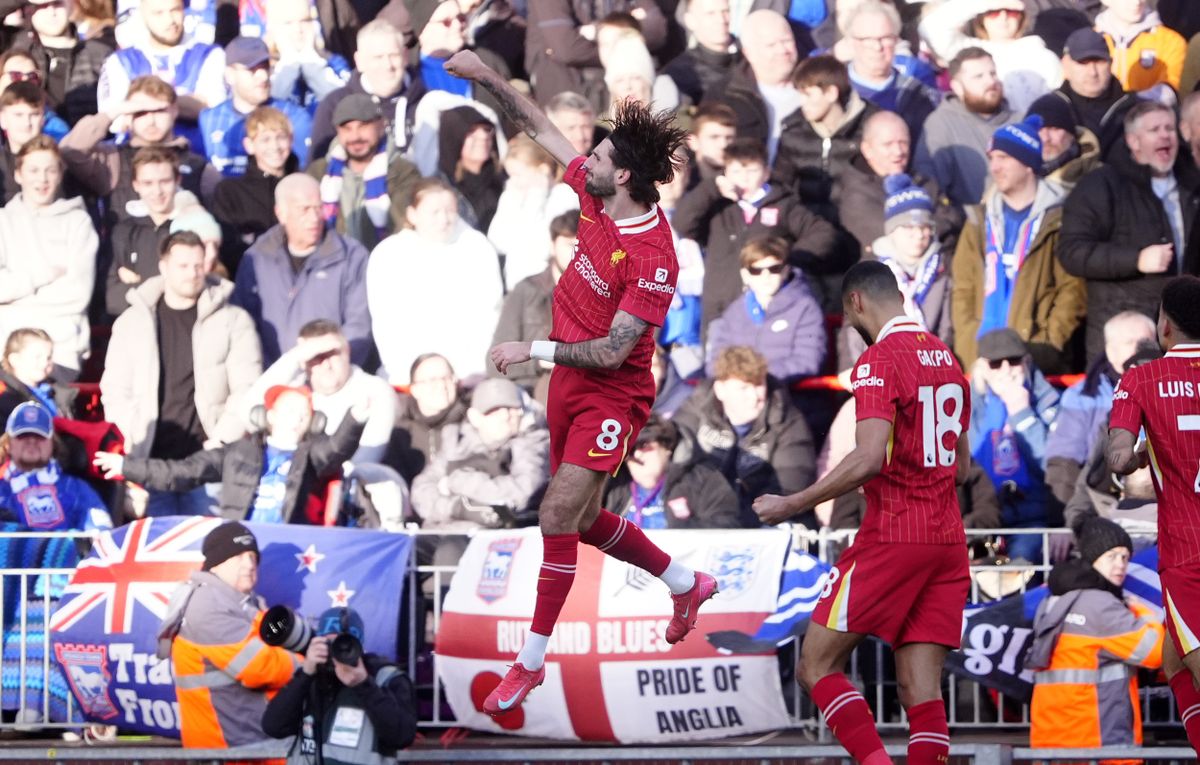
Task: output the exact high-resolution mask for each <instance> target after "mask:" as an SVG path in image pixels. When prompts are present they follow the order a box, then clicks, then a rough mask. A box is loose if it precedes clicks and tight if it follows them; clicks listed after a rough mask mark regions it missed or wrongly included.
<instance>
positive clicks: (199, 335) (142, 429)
mask: <svg viewBox="0 0 1200 765" xmlns="http://www.w3.org/2000/svg"><path fill="white" fill-rule="evenodd" d="M232 293H233V285H232V284H230V283H229V282H227V281H224V280H221V279H217V278H216V277H215V276H210V277H208V279H207V280H206V281H205V285H204V290H203V291H202V292H201V293H200V298H199V299H198V300H197V301H196V324H195V326H194V327H193V328H192V367H193V373H194V374H195V378H196V399H195V400H196V413H197V415H198V416H199V419H200V424H201V426H203V427H204V433H205V435H206V436H207V437H208V438H209V439H212V440H216V441H220V442H223V443H229V442H231V441H235V440H237V439H239V438H241V437H242V435H243V434H244V433H245V426H244V424H243V422H242V417H241V414H240V412H239V409H238V406H239V404H240V401H241V397H242V395H243V394H244V393H245V392H246V391H247V390H248V389H249V388H250V386H251V385H253V384H254V381H255V380H257V379H258V376H259V375H260V374H261V373H262V351H261V350H260V348H259V343H258V335H257V334H256V333H255V331H254V322H253V320H251V318H250V316H249V315H247V313H246V312H245V311H243V310H242V309H241V308H238V307H237V306H234V305H231V304H230V295H231V294H232ZM162 296H163V280H162V277H161V276H156V277H154V278H152V279H148V280H146V282H145V283H143V284H140V285H138V286H137V287H135V288H132V289H130V290H129V292H128V300H129V310H127V311H125V312H124V313H123V314H121V315H120V317H118V318H117V321H116V322H115V323H114V324H113V329H112V338H111V339H110V340H109V343H108V350H109V353H111V354H112V355H111V356H109V358H110V359H114V360H115V359H120V360H121V363H119V364H116V363H114V364H108V365H106V366H105V367H104V376H103V377H101V378H100V401H101V403H102V404H103V405H104V415H105V417H107V418H108V421H109V422H112V423H114V424H115V425H116V426H117V427H118V428H120V429H121V433H122V435H124V436H125V449H126V453H127V454H129V455H130V456H132V457H146V456H148V455H149V454H150V447H151V446H152V445H153V442H154V431H155V427H156V425H157V423H158V407H159V403H160V401H159V389H158V388H159V374H160V373H161V371H162V362H161V361H160V353H159V347H158V337H157V334H156V333H157V329H156V327H157V319H156V313H155V311H156V308H157V305H158V301H160V300H162Z"/></svg>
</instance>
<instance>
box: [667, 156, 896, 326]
mask: <svg viewBox="0 0 1200 765" xmlns="http://www.w3.org/2000/svg"><path fill="white" fill-rule="evenodd" d="M882 209H883V207H882V205H881V206H880V210H882ZM671 225H672V228H674V229H675V231H676V232H678V234H679V236H680V237H683V238H686V239H694V240H696V241H697V242H699V243H700V245H701V246H702V247H704V251H705V255H704V287H703V290H704V292H703V295H702V296H701V298H700V309H701V324H702V326H703V327H707V326H708V324H709V322H711V321H712V320H713V319H715V318H717V317H718V316H720V315H721V313H722V312H723V311H724V310H725V308H726V307H727V306H728V305H729V304H730V303H732V302H733V301H735V300H737V299H738V297H739V296H740V295H741V294H742V279H741V276H739V274H738V270H739V268H740V266H739V258H740V257H741V251H742V247H743V246H744V245H745V244H746V243H747V242H748V241H750V240H751V239H754V238H755V237H759V236H763V235H766V234H771V235H774V236H781V237H783V238H784V239H786V240H787V241H788V242H789V243H790V244H791V248H792V251H791V256H790V260H791V262H792V264H793V265H796V266H799V267H800V268H803V269H805V270H809V271H820V272H828V271H831V270H834V269H835V266H836V265H837V262H836V261H838V258H837V257H836V256H837V255H838V243H839V242H838V232H837V229H836V228H834V226H833V224H831V223H830V222H829V221H827V220H825V219H824V218H821V217H820V216H818V215H816V214H814V213H813V212H811V211H810V210H809V209H808V208H807V207H805V206H804V205H802V204H801V203H800V200H799V199H798V198H797V197H796V196H795V195H794V194H792V193H790V192H788V191H786V190H784V189H782V188H780V187H777V186H774V185H772V187H771V189H770V191H768V192H767V196H766V198H765V199H763V201H762V203H761V204H760V205H759V206H758V210H757V212H756V213H755V215H754V218H753V220H751V221H750V223H749V224H747V223H746V219H745V217H744V216H743V214H742V208H741V207H740V206H739V205H738V203H737V202H733V201H731V200H729V199H727V198H725V197H723V196H721V192H720V191H718V190H717V184H716V182H715V181H711V180H710V181H704V182H702V183H701V184H700V185H699V186H697V187H696V188H694V189H692V190H691V191H689V192H688V193H687V194H685V195H684V196H683V198H682V199H680V200H679V205H678V206H677V207H676V208H675V215H674V217H672V219H671Z"/></svg>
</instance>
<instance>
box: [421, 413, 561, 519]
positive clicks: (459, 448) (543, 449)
mask: <svg viewBox="0 0 1200 765" xmlns="http://www.w3.org/2000/svg"><path fill="white" fill-rule="evenodd" d="M441 435H442V438H441V446H440V448H439V449H438V451H437V452H435V453H434V454H433V455H432V459H431V460H430V462H429V464H428V465H426V466H425V469H424V470H422V471H421V474H420V475H419V476H417V477H416V480H414V481H413V482H412V506H413V510H415V511H416V512H417V513H419V514H420V516H421V518H422V520H423V524H422V525H423V526H424V528H427V529H429V528H432V529H439V530H441V531H446V532H451V531H468V530H470V529H479V528H500V527H502V526H511V525H514V523H515V522H517V521H518V520H523V519H528V518H530V517H534V516H536V513H537V501H538V499H540V497H541V494H542V492H543V490H544V489H545V488H546V484H548V483H549V482H550V431H549V430H547V429H546V423H545V420H544V419H543V418H542V417H541V416H539V415H537V414H535V413H533V412H526V413H525V415H524V417H523V418H522V420H521V428H520V431H519V432H518V433H517V435H516V436H514V437H513V438H512V439H511V440H510V441H508V442H507V443H504V444H502V445H500V446H498V447H494V448H490V447H488V446H487V445H486V444H484V443H483V440H482V439H481V438H480V436H479V431H477V430H475V428H474V426H472V425H471V424H470V423H469V422H467V421H465V420H464V421H463V422H460V423H457V424H454V425H447V426H446V428H445V429H444V430H443V431H442V434H441ZM443 482H444V483H443Z"/></svg>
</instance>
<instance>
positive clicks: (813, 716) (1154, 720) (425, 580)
mask: <svg viewBox="0 0 1200 765" xmlns="http://www.w3.org/2000/svg"><path fill="white" fill-rule="evenodd" d="M411 533H413V534H415V535H420V536H427V535H435V534H433V532H425V531H414V532H411ZM793 534H794V539H795V540H796V541H797V542H802V543H803V544H804V545H805V546H806V547H807V549H809V550H810V551H811V552H812V554H813V555H815V556H816V557H817V558H819V559H820V560H822V561H823V562H827V563H832V562H834V561H835V560H836V558H837V554H838V553H839V552H840V551H841V550H842V549H844V547H846V546H848V545H849V544H850V543H851V542H852V541H853V538H854V532H853V531H830V530H828V529H824V530H821V531H819V532H813V531H809V530H807V529H802V528H800V529H794V530H793ZM1011 534H1038V535H1041V536H1042V543H1043V544H1042V550H1043V552H1042V555H1041V559H1040V560H1038V561H1036V562H1033V563H1030V564H1028V565H1025V564H1022V565H1015V564H1007V565H992V564H989V565H986V566H985V565H973V566H972V572H973V573H974V574H979V573H997V572H1012V573H1014V574H1017V575H1018V576H1016V577H1014V579H1013V589H1014V590H1015V591H1017V592H1023V591H1025V590H1026V589H1027V588H1028V587H1030V586H1034V585H1035V584H1037V583H1038V582H1039V577H1040V578H1044V576H1045V574H1047V573H1048V572H1049V570H1050V569H1051V567H1052V565H1053V563H1052V561H1051V560H1050V549H1051V545H1050V544H1049V542H1050V539H1051V538H1053V537H1055V536H1061V535H1064V534H1070V531H1068V530H1066V529H987V530H969V531H968V532H967V535H968V539H978V538H992V537H997V536H1005V535H1011ZM5 536H16V535H12V534H9V535H0V538H3V537H5ZM21 536H27V537H66V538H73V539H88V538H90V537H92V536H93V535H91V534H83V533H69V532H68V533H30V534H24V535H21ZM455 570H456V568H455V567H454V566H448V565H443V566H431V565H419V564H418V563H417V561H416V560H415V559H414V560H413V562H412V565H410V568H409V571H408V574H407V589H408V592H407V595H408V602H407V605H406V608H407V614H408V619H407V621H408V625H409V633H408V636H407V637H408V639H407V641H406V644H407V656H406V657H403V658H405V659H407V661H408V666H409V667H410V668H413V671H414V674H415V675H417V674H419V675H420V677H419V678H417V679H418V689H419V691H421V692H422V694H423V697H422V698H423V702H424V703H423V704H422V710H423V711H424V714H423V715H422V719H421V724H422V725H423V726H426V727H434V728H437V727H450V726H453V725H455V724H456V722H455V720H454V719H453V718H452V716H451V715H450V713H449V710H448V707H447V705H446V703H445V693H444V689H443V688H442V684H441V678H440V675H439V673H438V671H437V661H438V657H437V655H436V653H434V652H433V651H432V645H431V644H430V643H429V642H428V641H427V640H426V635H436V634H437V629H438V627H439V626H440V623H441V617H442V604H441V598H440V597H431V598H426V597H424V596H423V595H422V590H423V588H424V589H428V590H429V591H430V592H432V593H435V594H440V593H442V592H444V591H445V589H446V588H447V587H448V586H449V582H450V578H451V577H452V576H453V575H454V573H455ZM71 573H72V569H26V568H10V569H0V584H3V583H5V582H7V581H8V579H9V578H10V577H18V578H19V582H18V583H19V585H20V589H19V590H18V591H19V592H22V593H24V592H27V591H29V590H28V585H29V583H30V581H31V577H39V576H46V575H70V574H71ZM5 591H6V588H5V587H2V586H0V613H7V612H8V609H7V608H6V607H5V606H6V604H5V603H4V597H5V595H4V593H5ZM970 598H971V602H973V603H978V602H981V601H982V600H984V599H985V598H986V595H985V593H983V592H982V591H981V588H980V586H979V581H978V578H977V577H976V579H975V581H973V583H972V587H971V593H970ZM37 603H38V604H39V605H40V606H41V608H42V614H43V617H42V618H43V620H45V619H47V618H48V615H49V613H50V611H51V610H52V608H53V599H52V598H51V592H50V589H49V588H43V592H42V594H41V595H40V596H39V597H38V599H37ZM17 605H18V606H19V607H18V608H17V609H16V610H15V613H16V614H17V616H16V618H15V620H14V623H13V624H6V625H5V628H6V630H7V631H12V630H16V633H17V634H16V635H15V638H14V639H16V640H17V641H19V643H20V646H19V652H18V654H17V655H18V663H19V667H18V671H19V678H20V682H21V687H22V688H24V687H26V686H27V680H28V679H29V677H30V675H31V673H33V672H39V673H40V674H41V677H42V678H43V679H45V678H47V677H48V676H49V674H50V673H52V672H54V671H58V665H57V663H56V662H55V661H53V660H52V656H53V653H52V648H51V645H50V635H49V633H48V631H47V630H44V629H41V630H31V627H37V626H38V625H31V623H30V620H29V606H30V603H29V602H28V599H26V600H25V601H23V602H22V603H20V604H17ZM422 609H424V613H422ZM422 616H424V617H425V618H424V619H422ZM422 624H424V625H425V627H426V629H425V633H426V634H419V633H418V630H419V629H421V626H422ZM36 631H40V632H41V636H40V639H39V640H38V641H37V642H36V643H35V645H36V646H37V647H40V649H41V651H40V660H38V661H37V663H36V664H34V665H31V664H30V662H29V661H28V657H29V656H31V655H36V654H37V652H36V651H32V650H31V649H32V647H33V646H31V645H30V644H29V641H28V640H27V636H29V635H30V634H31V633H32V632H36ZM795 649H796V643H795V642H794V641H793V642H792V643H790V644H788V645H785V646H784V647H783V648H782V649H781V651H783V652H784V658H785V659H787V660H789V661H787V662H785V663H786V664H790V665H794V659H795V658H796V651H795ZM888 653H889V652H887V651H886V650H885V649H884V647H883V646H882V644H879V643H877V642H871V643H868V644H866V645H864V646H863V647H862V648H860V649H859V651H858V652H856V653H855V654H854V655H853V657H852V659H851V666H850V673H851V676H852V677H853V678H855V679H856V680H858V681H859V682H860V683H861V684H862V685H863V686H864V687H865V689H866V690H867V692H868V700H869V701H870V702H872V707H873V709H874V710H875V713H876V718H877V720H878V722H879V725H880V727H881V728H882V729H884V730H889V729H898V728H900V727H902V726H905V725H907V721H906V720H905V717H904V714H903V710H902V709H901V708H900V705H899V703H898V701H897V698H898V694H897V686H896V679H895V672H894V669H892V668H891V666H890V664H889V661H888ZM418 668H422V669H421V671H420V672H418V671H417V669H418ZM426 674H428V677H427V678H426ZM789 684H790V691H788V692H787V694H788V698H787V699H786V702H787V704H788V709H789V711H790V715H791V721H792V724H793V725H794V726H795V727H798V728H806V729H809V730H811V731H813V732H814V733H816V735H817V736H818V737H819V739H820V740H821V741H828V740H829V739H828V732H827V731H826V730H825V728H824V726H823V725H821V724H820V719H819V715H818V713H817V710H816V709H815V707H814V706H813V705H812V703H811V701H809V699H808V698H807V696H806V695H805V694H803V693H802V692H801V691H800V689H799V687H798V686H797V685H796V683H794V682H789ZM49 686H50V683H49V682H42V695H41V703H40V704H39V705H38V706H37V708H36V710H35V711H37V712H39V713H40V716H41V718H42V719H43V720H45V719H47V718H48V717H49V707H50V697H49ZM947 694H948V699H949V723H950V726H951V727H952V728H954V729H957V730H965V729H1004V730H1009V731H1022V730H1024V729H1026V728H1027V727H1028V724H1029V710H1028V707H1027V706H1026V705H1024V704H1022V703H1019V702H1017V701H1015V700H1012V699H1005V698H1004V697H1001V696H996V695H994V694H992V693H990V692H988V691H987V690H985V689H983V688H981V687H980V686H979V685H977V684H975V683H973V682H969V681H964V680H960V679H956V678H953V677H951V678H949V680H948V683H947ZM1142 702H1143V709H1142V715H1143V720H1144V722H1145V725H1146V726H1148V727H1151V728H1152V727H1155V726H1179V724H1180V723H1179V721H1178V717H1177V715H1176V713H1175V709H1174V703H1173V700H1171V699H1170V693H1169V692H1167V691H1165V689H1162V688H1150V689H1143V690H1142ZM68 705H69V706H68V709H69V710H70V711H71V712H72V713H74V712H75V711H76V710H77V705H76V704H75V702H74V699H73V698H68ZM17 726H18V723H17V722H8V723H0V729H4V728H13V727H17ZM37 727H39V728H72V727H76V728H77V727H79V723H69V722H65V723H47V722H42V723H38V724H37ZM1143 759H1145V757H1143Z"/></svg>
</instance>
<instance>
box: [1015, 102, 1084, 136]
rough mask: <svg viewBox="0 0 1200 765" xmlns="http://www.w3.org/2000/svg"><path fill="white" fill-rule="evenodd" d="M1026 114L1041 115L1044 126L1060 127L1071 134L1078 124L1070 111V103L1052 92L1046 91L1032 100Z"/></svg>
mask: <svg viewBox="0 0 1200 765" xmlns="http://www.w3.org/2000/svg"><path fill="white" fill-rule="evenodd" d="M1026 114H1036V115H1038V116H1039V117H1041V118H1042V125H1043V126H1045V127H1055V128H1061V129H1062V130H1065V131H1067V132H1068V133H1072V134H1074V132H1075V129H1076V128H1077V127H1078V126H1079V125H1078V123H1077V122H1076V121H1075V115H1074V114H1073V113H1072V112H1071V105H1070V104H1069V103H1067V102H1066V101H1065V100H1063V99H1061V98H1059V97H1058V96H1056V95H1054V94H1053V93H1047V94H1046V95H1044V96H1042V97H1041V98H1039V99H1038V100H1036V101H1034V102H1033V104H1032V105H1030V107H1029V111H1028V112H1026Z"/></svg>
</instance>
